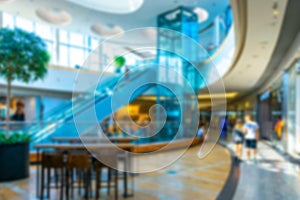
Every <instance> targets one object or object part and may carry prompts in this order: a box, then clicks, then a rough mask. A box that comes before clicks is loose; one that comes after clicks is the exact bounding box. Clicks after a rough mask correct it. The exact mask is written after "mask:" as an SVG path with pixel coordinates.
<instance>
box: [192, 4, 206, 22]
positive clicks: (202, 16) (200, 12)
mask: <svg viewBox="0 0 300 200" xmlns="http://www.w3.org/2000/svg"><path fill="white" fill-rule="evenodd" d="M194 12H195V13H196V14H197V15H198V22H199V23H202V22H204V21H206V20H207V19H208V16H209V15H208V12H207V11H206V10H205V9H203V8H200V7H196V8H194Z"/></svg>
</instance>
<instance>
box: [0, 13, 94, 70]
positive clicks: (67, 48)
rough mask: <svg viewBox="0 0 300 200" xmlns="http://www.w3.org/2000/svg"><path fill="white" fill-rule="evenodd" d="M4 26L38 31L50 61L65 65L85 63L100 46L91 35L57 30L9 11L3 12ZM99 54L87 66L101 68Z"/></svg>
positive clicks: (71, 65)
mask: <svg viewBox="0 0 300 200" xmlns="http://www.w3.org/2000/svg"><path fill="white" fill-rule="evenodd" d="M3 27H8V28H12V29H13V28H16V27H17V28H20V29H23V30H26V31H28V32H34V33H36V34H37V35H38V36H40V37H41V38H42V39H43V40H44V41H45V43H46V45H47V49H48V51H49V53H50V55H51V61H50V62H51V63H55V64H58V65H61V66H65V67H75V65H79V66H82V65H84V62H85V60H86V59H87V58H88V57H89V56H90V54H91V53H92V52H93V51H94V50H96V49H97V48H98V46H99V40H97V39H96V38H93V37H91V36H86V35H82V34H79V33H73V32H68V31H65V30H57V29H56V28H54V27H52V26H49V25H46V24H39V23H36V22H33V21H30V20H27V19H24V18H22V17H19V16H13V15H11V14H8V13H3ZM57 33H58V34H57ZM57 47H58V48H57ZM93 54H98V56H99V55H100V53H99V51H94V52H93ZM98 56H95V55H93V59H92V60H93V64H92V65H91V66H89V65H90V64H89V63H86V66H85V67H86V68H91V69H93V70H95V69H99V67H98V65H99V63H98V62H99V59H98Z"/></svg>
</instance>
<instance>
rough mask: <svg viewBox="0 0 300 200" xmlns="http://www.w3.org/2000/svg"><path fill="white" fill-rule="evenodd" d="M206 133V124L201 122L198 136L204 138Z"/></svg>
mask: <svg viewBox="0 0 300 200" xmlns="http://www.w3.org/2000/svg"><path fill="white" fill-rule="evenodd" d="M205 134H206V130H205V124H204V123H201V124H200V126H199V129H198V132H197V137H198V138H203V137H204V136H205Z"/></svg>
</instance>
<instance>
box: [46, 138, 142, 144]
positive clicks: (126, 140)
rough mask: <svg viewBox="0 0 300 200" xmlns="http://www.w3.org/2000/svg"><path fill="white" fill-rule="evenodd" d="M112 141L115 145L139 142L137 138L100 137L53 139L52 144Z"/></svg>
mask: <svg viewBox="0 0 300 200" xmlns="http://www.w3.org/2000/svg"><path fill="white" fill-rule="evenodd" d="M108 140H109V141H111V142H113V143H129V142H132V141H135V140H138V138H136V137H108V138H99V137H81V138H80V137H54V138H52V139H51V141H52V142H58V143H62V142H68V143H80V142H82V141H84V142H86V143H97V142H107V141H108Z"/></svg>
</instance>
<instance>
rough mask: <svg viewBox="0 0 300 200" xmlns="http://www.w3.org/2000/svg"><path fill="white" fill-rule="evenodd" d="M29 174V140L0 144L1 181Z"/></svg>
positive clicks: (25, 176)
mask: <svg viewBox="0 0 300 200" xmlns="http://www.w3.org/2000/svg"><path fill="white" fill-rule="evenodd" d="M28 176H29V142H26V143H18V144H1V145H0V182H4V181H13V180H18V179H22V178H27V177H28Z"/></svg>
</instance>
